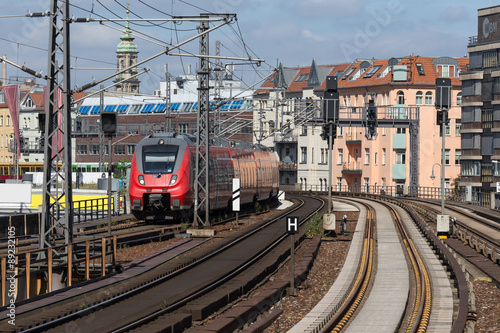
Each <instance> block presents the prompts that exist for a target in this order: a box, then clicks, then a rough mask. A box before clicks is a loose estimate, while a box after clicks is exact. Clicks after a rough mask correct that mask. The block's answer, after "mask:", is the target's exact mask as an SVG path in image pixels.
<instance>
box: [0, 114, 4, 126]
mask: <svg viewBox="0 0 500 333" xmlns="http://www.w3.org/2000/svg"><path fill="white" fill-rule="evenodd" d="M0 126H3V116H0Z"/></svg>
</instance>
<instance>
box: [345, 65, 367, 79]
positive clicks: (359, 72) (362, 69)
mask: <svg viewBox="0 0 500 333" xmlns="http://www.w3.org/2000/svg"><path fill="white" fill-rule="evenodd" d="M364 72H366V68H360V69H359V71H357V72H356V73H354V75H353V76H352V77H351V78H350V79H349V81H354V80H357V79H358V78H359V77H360V76H361V75H363V73H364Z"/></svg>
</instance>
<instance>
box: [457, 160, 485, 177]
mask: <svg viewBox="0 0 500 333" xmlns="http://www.w3.org/2000/svg"><path fill="white" fill-rule="evenodd" d="M461 164H462V176H480V175H481V162H475V161H462V163H461Z"/></svg>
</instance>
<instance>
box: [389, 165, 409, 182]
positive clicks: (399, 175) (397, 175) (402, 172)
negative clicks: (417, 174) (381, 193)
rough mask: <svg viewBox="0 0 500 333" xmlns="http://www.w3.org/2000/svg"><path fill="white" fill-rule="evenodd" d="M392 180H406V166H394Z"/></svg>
mask: <svg viewBox="0 0 500 333" xmlns="http://www.w3.org/2000/svg"><path fill="white" fill-rule="evenodd" d="M392 179H394V180H397V179H406V164H393V165H392Z"/></svg>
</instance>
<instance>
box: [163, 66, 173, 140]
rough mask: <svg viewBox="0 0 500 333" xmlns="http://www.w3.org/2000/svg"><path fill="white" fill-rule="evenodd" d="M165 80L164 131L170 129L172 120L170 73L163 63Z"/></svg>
mask: <svg viewBox="0 0 500 333" xmlns="http://www.w3.org/2000/svg"><path fill="white" fill-rule="evenodd" d="M165 80H166V82H165V83H166V84H165V86H166V88H165V103H166V109H165V132H170V131H172V120H171V118H170V114H171V109H170V73H169V72H168V65H167V64H165Z"/></svg>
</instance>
